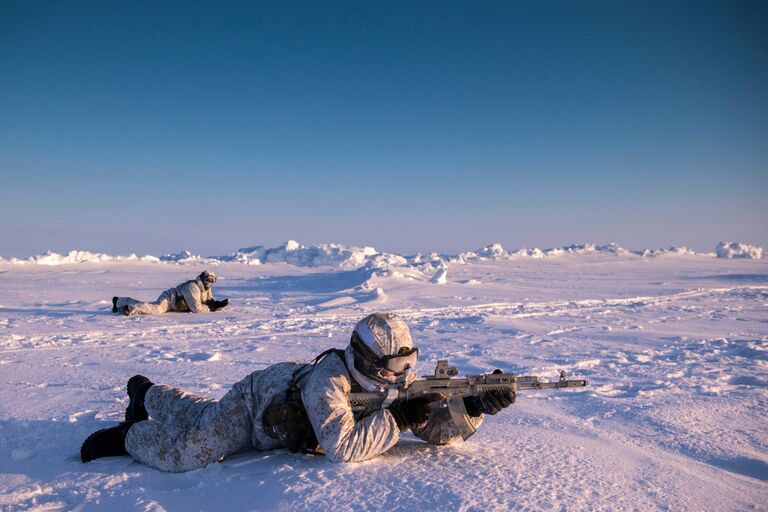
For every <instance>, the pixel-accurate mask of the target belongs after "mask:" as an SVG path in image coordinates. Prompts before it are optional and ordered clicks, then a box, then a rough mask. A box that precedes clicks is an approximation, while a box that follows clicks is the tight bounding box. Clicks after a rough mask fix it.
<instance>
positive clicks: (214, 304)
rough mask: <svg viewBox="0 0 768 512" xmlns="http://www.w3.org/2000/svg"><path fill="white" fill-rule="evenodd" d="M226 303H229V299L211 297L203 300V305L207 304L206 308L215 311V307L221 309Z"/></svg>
mask: <svg viewBox="0 0 768 512" xmlns="http://www.w3.org/2000/svg"><path fill="white" fill-rule="evenodd" d="M227 304H229V299H224V300H216V299H211V300H207V301H205V305H206V306H208V309H210V310H211V311H216V310H217V309H221V308H223V307H225V306H226V305H227Z"/></svg>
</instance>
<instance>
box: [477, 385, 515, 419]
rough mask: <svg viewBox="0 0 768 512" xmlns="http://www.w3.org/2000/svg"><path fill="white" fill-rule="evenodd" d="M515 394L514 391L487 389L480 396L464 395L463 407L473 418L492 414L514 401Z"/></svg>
mask: <svg viewBox="0 0 768 512" xmlns="http://www.w3.org/2000/svg"><path fill="white" fill-rule="evenodd" d="M515 398H517V395H516V394H515V392H514V391H512V390H509V391H489V392H487V393H483V394H482V395H480V396H467V397H464V408H465V409H466V410H467V414H469V415H470V416H474V417H475V418H476V417H478V416H480V415H481V414H490V415H494V414H496V413H498V412H499V411H501V410H502V409H504V408H506V407H509V406H510V405H512V404H513V403H515Z"/></svg>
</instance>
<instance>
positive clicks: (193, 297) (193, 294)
mask: <svg viewBox="0 0 768 512" xmlns="http://www.w3.org/2000/svg"><path fill="white" fill-rule="evenodd" d="M181 293H182V295H184V300H185V301H186V303H187V307H189V310H190V311H191V312H193V313H208V312H209V311H211V308H209V307H208V306H206V305H205V304H204V303H203V298H202V290H200V287H199V286H198V285H197V283H196V282H194V281H192V282H191V283H189V284H187V285H185V286H183V287H182V289H181Z"/></svg>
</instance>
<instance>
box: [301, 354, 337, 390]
mask: <svg viewBox="0 0 768 512" xmlns="http://www.w3.org/2000/svg"><path fill="white" fill-rule="evenodd" d="M329 354H336V355H337V356H338V357H339V358H340V359H341V361H342V362H343V363H344V366H345V367H346V365H347V363H346V361H345V360H344V351H343V350H341V349H338V348H329V349H328V350H326V351H325V352H322V353H321V354H320V355H319V356H317V357H316V358H315V360H314V361H313V362H312V363H310V364H306V365H304V366H302V367H300V368H297V369H296V371H295V372H293V377H292V378H291V387H298V386H299V383H300V382H301V381H302V380H304V378H305V377H306V376H307V375H309V374H310V373H312V370H314V369H315V366H317V363H319V362H320V361H322V360H323V359H325V357H326V356H328V355H329Z"/></svg>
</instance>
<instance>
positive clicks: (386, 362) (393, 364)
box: [351, 333, 419, 373]
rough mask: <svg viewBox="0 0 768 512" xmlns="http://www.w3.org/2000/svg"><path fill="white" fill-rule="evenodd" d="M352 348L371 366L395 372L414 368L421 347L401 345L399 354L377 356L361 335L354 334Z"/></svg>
mask: <svg viewBox="0 0 768 512" xmlns="http://www.w3.org/2000/svg"><path fill="white" fill-rule="evenodd" d="M351 345H352V348H353V349H354V350H355V352H357V353H358V354H360V356H362V358H363V359H364V360H365V361H367V362H368V363H369V364H370V365H371V366H374V367H376V368H384V369H385V370H389V371H390V372H393V373H402V372H404V371H405V370H407V369H409V368H414V367H415V366H416V362H417V361H418V359H419V349H418V348H416V347H401V348H400V350H399V351H398V352H397V354H393V355H390V356H381V357H379V356H377V355H376V354H375V353H374V352H373V351H372V350H371V349H370V348H369V347H368V346H367V345H366V344H365V343H363V340H361V339H360V337H359V336H358V335H357V333H355V334H354V335H352V341H351Z"/></svg>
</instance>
